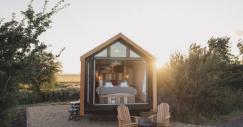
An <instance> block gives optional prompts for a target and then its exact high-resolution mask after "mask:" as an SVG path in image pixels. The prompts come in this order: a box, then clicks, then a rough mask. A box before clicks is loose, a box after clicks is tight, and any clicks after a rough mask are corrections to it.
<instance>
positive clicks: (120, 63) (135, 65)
mask: <svg viewBox="0 0 243 127" xmlns="http://www.w3.org/2000/svg"><path fill="white" fill-rule="evenodd" d="M95 61H96V62H95V88H94V93H95V96H94V98H93V99H94V102H95V104H109V105H117V104H118V105H119V104H138V103H143V104H144V103H148V101H147V97H148V94H147V93H148V90H147V69H146V62H145V61H142V60H107V59H98V60H95Z"/></svg>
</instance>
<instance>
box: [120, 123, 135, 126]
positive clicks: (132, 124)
mask: <svg viewBox="0 0 243 127" xmlns="http://www.w3.org/2000/svg"><path fill="white" fill-rule="evenodd" d="M123 126H125V127H138V124H137V123H129V124H124V125H123Z"/></svg>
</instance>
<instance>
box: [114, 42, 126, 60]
mask: <svg viewBox="0 0 243 127" xmlns="http://www.w3.org/2000/svg"><path fill="white" fill-rule="evenodd" d="M110 53H111V54H110V56H111V57H127V47H126V46H125V45H123V44H122V43H121V42H116V43H114V44H113V45H111V47H110Z"/></svg>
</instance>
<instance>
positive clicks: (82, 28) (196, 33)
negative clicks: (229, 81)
mask: <svg viewBox="0 0 243 127" xmlns="http://www.w3.org/2000/svg"><path fill="white" fill-rule="evenodd" d="M43 2H44V0H35V1H34V3H33V6H34V7H35V9H36V10H37V11H38V10H41V8H42V5H43ZM56 2H57V0H51V2H49V4H48V8H49V9H50V8H51V7H52V6H53V5H54V3H56ZM28 3H29V0H0V17H2V18H5V20H7V19H10V18H11V14H12V13H16V16H17V18H20V15H21V14H20V11H22V10H25V9H26V8H27V4H28ZM65 3H69V4H70V6H69V7H67V8H65V9H63V10H61V11H60V12H59V13H57V14H56V15H55V16H54V17H52V21H53V23H52V24H51V26H52V28H51V29H49V30H48V31H47V32H46V33H44V34H43V35H42V36H41V37H40V40H41V41H43V42H45V43H47V44H48V46H49V49H50V50H51V51H53V52H54V53H58V52H59V51H60V50H61V49H62V48H63V47H65V48H66V49H65V50H64V52H63V53H62V55H61V57H60V58H59V60H60V61H61V63H62V66H63V72H62V73H73V74H78V73H79V72H80V56H81V55H82V54H84V53H86V52H88V51H89V50H91V49H93V48H95V47H96V46H98V45H99V44H101V43H103V42H105V41H106V40H108V39H109V38H111V37H113V36H114V35H116V34H118V33H120V32H121V33H123V34H124V35H126V36H127V37H128V38H130V39H131V40H133V41H134V42H136V43H137V44H139V45H140V46H142V47H143V48H144V49H146V50H147V51H149V52H150V53H151V54H153V55H154V56H155V57H156V58H157V61H158V63H159V64H160V65H163V64H165V63H166V62H168V61H169V58H170V55H171V54H173V53H175V52H182V53H186V51H187V50H188V47H189V46H190V44H191V43H194V42H196V43H198V44H201V45H203V46H206V44H207V40H208V39H210V38H211V37H224V36H229V37H231V40H230V41H231V44H232V53H234V54H236V55H237V54H238V53H239V52H238V50H237V47H236V45H237V42H238V39H243V0H66V1H65Z"/></svg>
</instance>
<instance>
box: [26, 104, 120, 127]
mask: <svg viewBox="0 0 243 127" xmlns="http://www.w3.org/2000/svg"><path fill="white" fill-rule="evenodd" d="M68 116H69V112H68V105H50V106H35V107H29V108H27V127H116V126H117V123H116V121H99V122H97V121H92V120H89V119H87V118H82V119H81V120H79V121H72V120H71V121H68Z"/></svg>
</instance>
